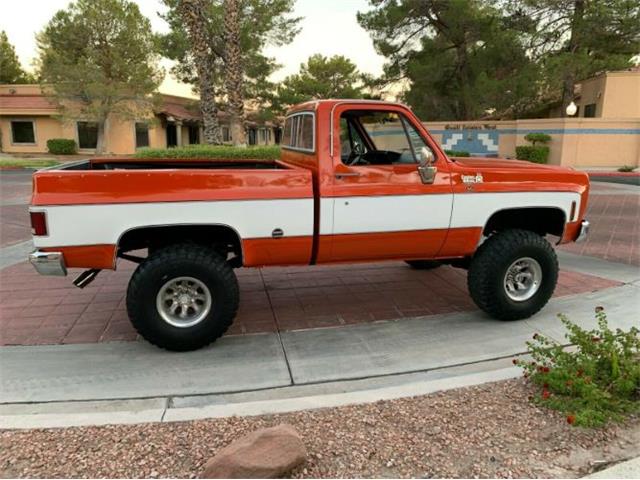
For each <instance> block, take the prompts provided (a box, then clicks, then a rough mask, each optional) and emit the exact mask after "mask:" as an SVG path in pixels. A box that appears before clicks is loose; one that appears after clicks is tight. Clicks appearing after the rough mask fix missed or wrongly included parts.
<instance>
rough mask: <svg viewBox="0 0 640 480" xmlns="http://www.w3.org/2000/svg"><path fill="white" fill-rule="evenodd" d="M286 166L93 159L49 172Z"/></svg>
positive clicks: (270, 162)
mask: <svg viewBox="0 0 640 480" xmlns="http://www.w3.org/2000/svg"><path fill="white" fill-rule="evenodd" d="M286 168H288V166H286V165H285V164H283V163H282V162H280V161H279V160H261V159H209V158H193V159H188V160H177V159H175V158H154V159H137V158H95V159H88V160H80V161H78V162H70V163H67V164H65V165H63V166H57V167H53V168H50V169H49V170H74V171H78V170H84V171H86V170H194V169H197V170H212V169H217V170H221V169H258V170H282V169H286Z"/></svg>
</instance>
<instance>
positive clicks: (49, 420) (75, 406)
mask: <svg viewBox="0 0 640 480" xmlns="http://www.w3.org/2000/svg"><path fill="white" fill-rule="evenodd" d="M520 373H521V372H520V369H518V368H516V367H510V368H503V369H498V370H489V371H483V372H477V373H471V374H466V375H459V376H452V377H446V378H439V379H435V380H419V381H409V382H407V383H404V384H401V385H394V386H389V387H382V388H373V389H364V390H357V391H349V392H342V393H334V394H320V395H308V396H300V397H291V398H280V399H273V398H270V399H265V400H257V401H248V402H230V403H218V402H220V399H218V398H216V397H213V398H212V400H210V402H211V403H208V404H207V403H205V404H204V405H201V406H196V407H191V406H186V407H176V406H172V401H171V399H169V398H154V399H146V400H139V401H122V402H119V405H114V403H116V402H113V401H108V402H91V403H89V404H85V403H84V402H69V403H65V404H63V405H59V404H29V405H10V406H8V407H10V408H9V409H7V408H5V409H4V410H9V411H8V412H7V413H5V414H2V415H0V428H3V429H24V428H63V427H77V426H89V425H111V424H135V423H150V422H178V421H188V420H198V419H206V418H223V417H230V416H256V415H267V414H276V413H286V412H295V411H300V410H312V409H320V408H332V407H340V406H344V405H352V404H361V403H374V402H377V401H380V400H393V399H398V398H406V397H413V396H419V395H427V394H430V393H434V392H438V391H446V390H451V389H455V388H464V387H471V386H474V385H480V384H483V383H489V382H497V381H502V380H508V379H512V378H516V377H518V376H519V375H520ZM270 393H272V392H269V391H264V392H262V394H263V396H266V397H268V396H269V395H270ZM184 400H187V401H188V400H189V399H188V398H184V397H183V398H182V401H183V402H184ZM47 408H49V409H52V410H53V411H50V412H46V409H47ZM21 410H22V411H25V410H31V411H38V410H40V412H39V413H20V411H21ZM12 411H13V412H12Z"/></svg>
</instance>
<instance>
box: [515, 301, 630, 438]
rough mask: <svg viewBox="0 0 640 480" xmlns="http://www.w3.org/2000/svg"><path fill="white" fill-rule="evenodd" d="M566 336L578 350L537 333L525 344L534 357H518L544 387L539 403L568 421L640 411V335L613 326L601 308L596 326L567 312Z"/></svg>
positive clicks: (586, 422)
mask: <svg viewBox="0 0 640 480" xmlns="http://www.w3.org/2000/svg"><path fill="white" fill-rule="evenodd" d="M559 317H560V320H561V321H562V323H563V324H564V326H565V327H566V329H567V333H566V334H565V337H566V338H567V340H568V343H570V344H572V345H575V347H576V348H575V350H573V349H572V350H567V349H565V348H564V346H563V345H561V344H560V343H558V342H556V341H554V340H551V339H549V338H546V337H544V336H543V335H540V334H536V335H534V336H533V339H534V340H533V341H532V342H527V347H528V350H529V353H530V355H531V357H532V359H533V360H532V361H524V360H517V359H516V360H514V361H513V363H514V364H516V365H518V366H520V367H522V368H523V369H524V376H525V377H526V378H528V379H529V380H530V381H531V382H533V383H534V384H535V385H537V386H539V387H540V391H539V392H538V393H537V394H536V395H535V396H534V397H533V401H535V402H536V403H538V404H541V405H544V406H547V407H550V408H552V409H554V410H559V411H561V412H563V413H565V414H566V415H567V422H569V423H570V424H575V425H580V426H585V427H597V426H601V425H603V424H605V423H606V422H607V421H609V420H613V421H620V420H622V419H623V418H624V416H625V415H626V414H631V413H635V412H638V411H640V335H639V331H638V329H637V328H636V327H632V328H631V329H630V330H629V331H628V332H624V331H622V330H620V329H617V330H616V331H615V332H614V331H612V330H611V329H610V328H609V325H608V323H607V317H606V315H605V313H604V310H603V309H602V307H598V308H596V320H597V323H598V326H597V327H596V328H595V329H593V330H584V329H582V328H580V327H579V326H578V325H576V324H574V323H572V322H571V321H569V319H567V318H566V317H565V316H563V315H559Z"/></svg>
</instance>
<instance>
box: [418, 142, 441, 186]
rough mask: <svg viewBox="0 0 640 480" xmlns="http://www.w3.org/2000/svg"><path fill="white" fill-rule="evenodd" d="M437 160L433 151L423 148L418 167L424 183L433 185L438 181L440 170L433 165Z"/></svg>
mask: <svg viewBox="0 0 640 480" xmlns="http://www.w3.org/2000/svg"><path fill="white" fill-rule="evenodd" d="M435 160H436V158H435V156H434V155H433V152H432V151H431V149H429V148H427V147H422V149H421V150H420V164H419V165H418V173H419V174H420V179H421V180H422V183H425V184H431V183H433V182H434V180H435V179H436V173H438V168H437V167H435V166H434V165H433V164H434V162H435Z"/></svg>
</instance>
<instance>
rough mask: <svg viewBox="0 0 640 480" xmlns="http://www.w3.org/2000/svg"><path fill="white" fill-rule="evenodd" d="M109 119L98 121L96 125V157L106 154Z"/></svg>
mask: <svg viewBox="0 0 640 480" xmlns="http://www.w3.org/2000/svg"><path fill="white" fill-rule="evenodd" d="M108 122H109V117H108V116H107V117H105V118H102V119H99V120H98V121H97V122H96V123H97V124H98V141H97V142H96V155H103V154H105V153H107V143H108V142H107V133H108V127H109V125H108Z"/></svg>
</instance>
